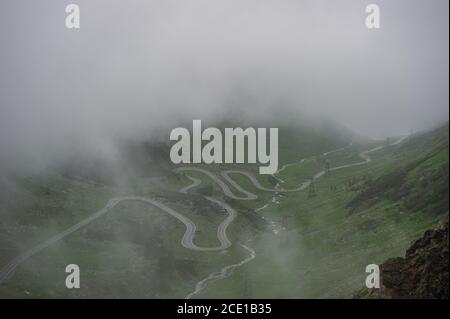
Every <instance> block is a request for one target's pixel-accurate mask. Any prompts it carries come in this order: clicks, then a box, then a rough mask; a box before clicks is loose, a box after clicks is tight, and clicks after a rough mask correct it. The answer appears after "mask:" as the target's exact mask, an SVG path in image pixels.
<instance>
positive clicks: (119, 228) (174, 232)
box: [0, 126, 448, 298]
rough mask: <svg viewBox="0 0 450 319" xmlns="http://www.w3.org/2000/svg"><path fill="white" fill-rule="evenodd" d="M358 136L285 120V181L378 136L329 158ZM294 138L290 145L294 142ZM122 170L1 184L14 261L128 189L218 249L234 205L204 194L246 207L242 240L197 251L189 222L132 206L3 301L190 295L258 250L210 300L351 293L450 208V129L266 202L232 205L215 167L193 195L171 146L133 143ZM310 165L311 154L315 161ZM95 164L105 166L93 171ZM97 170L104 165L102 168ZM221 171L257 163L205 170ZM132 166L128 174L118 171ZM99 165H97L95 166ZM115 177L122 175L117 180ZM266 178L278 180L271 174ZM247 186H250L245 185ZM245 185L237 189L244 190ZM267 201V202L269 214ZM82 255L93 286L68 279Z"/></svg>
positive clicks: (72, 241) (4, 248) (64, 246)
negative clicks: (227, 209) (215, 179)
mask: <svg viewBox="0 0 450 319" xmlns="http://www.w3.org/2000/svg"><path fill="white" fill-rule="evenodd" d="M349 139H350V137H349V136H348V135H346V134H342V135H330V134H329V133H326V132H324V131H320V130H318V131H315V132H314V131H311V130H307V129H302V128H282V129H280V157H281V158H283V161H284V163H293V165H291V166H289V167H287V168H286V169H285V170H283V172H281V173H280V174H279V177H280V178H282V179H283V180H284V181H285V183H284V184H282V186H283V187H296V186H298V185H299V184H300V183H302V182H304V181H305V180H306V179H308V178H310V177H312V176H314V175H315V174H316V173H317V172H318V171H320V170H322V169H323V167H324V160H326V161H328V162H329V163H330V165H331V167H333V166H337V165H342V164H348V163H352V162H359V161H361V158H360V157H359V155H358V154H359V153H360V152H361V151H362V150H366V149H369V148H372V147H373V146H376V145H377V144H376V143H375V144H374V143H354V144H353V145H352V146H351V147H347V148H344V149H342V150H341V151H339V152H335V153H331V154H329V155H327V156H323V155H321V154H323V153H324V152H326V151H330V150H333V149H337V148H341V147H344V146H346V145H348V143H349ZM281 141H282V143H281ZM123 147H124V150H125V152H124V156H123V157H122V158H121V160H120V161H119V164H118V165H117V166H106V167H104V170H100V171H97V170H96V169H93V168H92V167H96V166H98V165H101V164H102V163H97V164H92V163H89V162H83V161H82V162H80V163H78V164H77V165H76V166H73V165H72V166H64V167H62V168H58V169H52V170H48V171H42V172H41V173H40V174H36V175H33V176H27V177H14V178H12V179H10V180H9V181H8V183H7V184H4V186H2V187H1V192H0V216H1V217H2V218H1V219H0V263H1V265H4V264H6V263H7V262H8V261H10V260H11V259H12V258H14V257H15V256H17V255H19V254H20V253H21V252H23V251H25V250H27V249H28V248H30V247H33V246H34V245H36V244H38V243H40V242H42V241H43V240H45V239H47V238H49V237H50V236H52V235H54V234H55V233H58V232H59V231H61V230H64V229H66V228H67V227H69V226H71V225H73V224H75V223H77V222H79V221H80V220H82V219H83V218H86V217H87V216H89V215H90V214H92V213H93V212H95V211H97V210H98V209H100V208H101V207H103V206H104V205H105V204H106V202H107V201H108V200H109V199H110V198H112V197H115V196H120V195H141V196H145V197H151V198H155V199H158V200H160V201H162V202H163V203H165V204H166V205H168V206H170V207H171V208H173V209H176V210H177V211H179V212H183V214H184V215H186V216H187V217H189V218H190V219H192V220H193V221H194V222H195V223H196V225H197V226H198V231H197V234H196V237H195V242H196V244H198V245H200V246H215V245H217V244H218V241H217V235H216V232H217V226H218V224H219V223H220V222H221V221H222V220H223V218H224V214H223V212H222V211H221V210H219V209H218V208H217V207H215V206H214V205H211V203H210V202H208V201H206V200H205V199H204V197H203V195H208V196H213V197H215V198H218V199H221V200H223V201H226V202H227V203H228V204H229V205H231V206H232V207H233V208H235V209H236V210H237V212H238V215H237V217H236V219H235V221H234V222H233V223H232V224H231V225H230V227H229V228H228V231H227V233H228V237H229V238H230V240H231V241H232V242H233V245H232V246H231V248H229V249H227V250H226V251H221V252H196V251H192V250H188V249H185V248H183V247H182V246H181V245H180V239H181V237H182V234H183V233H184V226H183V225H182V224H181V223H180V222H179V221H177V220H175V219H173V218H172V217H170V216H168V215H167V214H166V213H163V212H161V211H160V210H158V209H156V208H154V207H152V206H149V205H144V204H139V203H121V204H120V205H118V206H117V207H115V208H114V209H112V210H111V211H110V212H109V213H108V214H106V215H105V216H103V217H101V218H100V219H98V220H95V221H94V222H92V223H91V224H89V225H88V226H86V227H85V228H83V229H81V230H79V231H77V232H75V233H73V234H71V235H70V236H68V237H66V238H65V239H64V240H61V241H59V242H58V243H57V244H55V245H52V246H51V247H49V248H47V249H46V250H44V251H42V252H41V253H39V254H37V255H35V256H34V257H32V258H30V259H29V260H28V261H26V262H25V263H24V264H22V265H21V266H20V267H18V269H17V271H16V272H15V274H14V276H13V277H11V279H10V280H9V281H8V282H7V283H6V284H4V285H2V286H0V296H1V297H24V298H26V297H88V298H89V297H149V298H161V297H169V298H170V297H179V298H182V297H184V296H186V295H187V294H188V293H190V292H191V291H192V290H193V288H194V286H195V284H196V283H197V282H198V281H199V280H201V279H203V278H205V277H206V276H208V275H209V274H210V273H212V272H216V271H218V270H220V269H221V268H222V267H223V266H225V265H229V264H231V263H236V262H239V261H241V260H242V259H243V258H246V257H247V256H248V252H246V251H245V250H243V249H242V248H241V247H240V245H239V243H243V244H245V245H248V246H249V247H252V248H253V249H254V250H255V252H256V258H255V259H254V260H252V261H251V262H249V263H248V264H245V265H244V266H242V267H240V268H237V269H236V270H235V271H234V273H233V274H232V275H231V276H230V277H228V278H227V279H224V280H218V281H215V282H213V283H211V284H209V285H208V286H207V287H206V289H205V290H203V291H202V293H201V294H199V295H198V297H204V298H210V297H274V298H302V297H306V298H317V297H351V295H352V293H353V292H354V291H355V289H358V288H360V287H361V285H363V283H364V278H365V275H366V274H365V272H364V270H365V266H366V265H367V264H370V263H381V262H382V261H384V260H385V259H387V258H389V257H395V256H401V255H403V254H404V251H405V249H406V247H407V246H408V245H409V243H410V241H411V240H413V239H415V238H418V237H419V236H420V235H421V233H422V232H423V231H424V230H426V229H428V228H431V227H433V226H435V225H437V224H438V223H439V222H440V221H442V220H444V219H446V218H447V216H448V213H447V212H448V196H444V195H443V194H444V193H445V192H447V193H448V126H446V127H444V128H441V129H439V130H436V131H433V132H429V133H427V134H422V135H418V136H415V137H413V138H410V139H409V140H407V141H405V142H404V143H402V144H399V145H395V146H389V147H387V148H385V149H383V150H381V151H379V152H376V153H373V154H371V157H372V159H373V161H372V162H371V163H369V164H367V165H361V166H356V167H352V168H346V169H342V170H337V171H332V172H330V173H329V174H327V175H326V176H324V177H322V178H321V179H319V180H317V181H316V182H315V192H313V193H311V192H310V191H309V190H308V189H307V190H305V191H302V192H292V193H280V194H278V195H276V197H275V198H274V195H275V194H274V193H270V192H261V191H258V190H256V189H255V188H254V187H253V186H252V184H251V183H250V182H249V180H248V179H246V178H245V177H243V176H239V175H236V176H233V177H234V178H235V180H236V181H237V182H238V183H239V184H240V185H241V186H242V187H244V188H245V189H248V190H249V191H251V192H254V193H256V194H257V195H258V196H259V198H258V199H257V200H254V201H237V200H230V199H228V198H226V197H224V196H223V193H222V191H221V190H220V189H219V188H218V187H217V186H216V185H215V184H214V183H212V182H211V180H210V179H209V178H208V177H205V176H204V175H202V174H195V173H192V174H189V175H191V176H193V177H196V178H199V179H200V180H201V181H202V184H201V185H199V186H198V187H196V188H194V189H192V190H191V193H190V194H189V195H185V194H180V193H178V190H179V189H180V188H182V187H184V186H186V185H188V184H190V181H189V180H188V179H187V178H186V177H184V176H181V175H179V174H175V173H173V172H172V171H171V168H172V165H170V163H169V158H168V146H167V145H165V144H154V143H153V144H137V143H124V146H123ZM302 158H303V159H304V160H303V161H300V160H301V159H302ZM90 165H93V166H90ZM89 167H91V169H88V168H89ZM203 167H204V168H207V169H208V170H211V171H216V172H218V171H220V170H223V169H231V168H232V167H239V168H243V169H248V170H252V171H253V172H254V173H255V175H257V167H256V166H254V165H253V166H249V165H226V166H225V165H212V166H211V165H203ZM118 168H120V169H119V171H118V172H116V173H118V174H111V171H115V170H117V169H118ZM91 172H95V173H91ZM111 176H114V178H111ZM258 179H259V180H260V182H261V183H262V184H263V185H266V186H267V187H273V186H274V185H275V184H276V180H275V179H274V178H272V177H270V176H258ZM235 191H236V190H235ZM236 192H237V191H236ZM262 207H265V208H264V209H261V208H262ZM69 263H76V264H79V265H80V267H81V269H82V279H81V280H82V288H81V289H79V290H68V289H66V288H65V285H64V280H65V276H66V274H65V272H64V269H65V266H66V265H67V264H69Z"/></svg>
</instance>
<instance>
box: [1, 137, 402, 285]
mask: <svg viewBox="0 0 450 319" xmlns="http://www.w3.org/2000/svg"><path fill="white" fill-rule="evenodd" d="M405 138H407V136H406V137H402V138H400V139H399V140H398V141H396V142H395V143H393V144H391V145H397V144H399V143H401V142H402V141H403V140H404V139H405ZM384 147H385V146H378V147H375V148H373V149H370V150H368V151H364V152H362V153H360V157H361V158H362V159H363V161H361V162H356V163H351V164H347V165H341V166H338V167H333V168H331V169H330V170H332V171H334V170H338V169H343V168H348V167H353V166H358V165H363V164H367V163H369V162H370V161H371V158H370V156H369V155H368V154H370V153H372V152H375V151H378V150H380V149H382V148H384ZM344 148H345V147H344ZM344 148H341V149H338V150H334V151H330V152H327V153H324V155H327V154H330V153H332V152H336V151H339V150H342V149H344ZM296 163H298V162H296ZM291 164H295V163H291ZM291 164H286V165H284V166H283V167H282V169H281V170H283V169H284V168H286V167H287V166H289V165H291ZM281 170H279V171H278V172H280V171H281ZM174 171H175V172H179V173H180V172H183V173H186V172H198V173H202V174H205V175H207V176H208V177H209V178H211V179H212V180H213V181H214V182H215V183H216V184H217V185H218V186H219V187H220V188H221V189H222V191H223V193H224V194H225V195H226V196H227V197H229V198H232V199H235V200H255V199H257V198H258V196H257V195H256V194H253V193H251V192H249V191H247V190H245V189H244V188H242V187H241V186H240V185H239V184H238V183H237V182H236V181H234V180H233V179H232V177H231V176H230V175H231V174H241V175H243V176H245V177H247V178H248V179H249V180H250V182H251V183H252V184H253V186H254V187H255V188H257V189H259V190H261V191H266V192H276V193H278V192H296V191H301V190H303V189H305V188H306V187H308V186H309V185H310V183H311V181H306V182H303V183H302V184H300V186H299V187H297V188H294V189H282V188H277V187H278V184H277V187H276V188H273V189H272V188H267V187H264V186H263V185H261V183H260V182H259V181H258V180H257V179H256V177H255V176H254V175H253V174H252V173H250V172H248V171H242V170H227V171H222V172H221V176H222V177H223V178H224V179H225V180H226V181H227V182H228V183H229V184H230V185H231V186H233V187H234V188H235V189H237V190H238V191H239V192H240V193H242V194H243V196H237V195H235V194H234V193H233V192H232V191H231V189H230V187H229V186H228V185H227V184H226V183H225V182H223V181H222V180H221V179H220V178H219V177H218V176H217V175H216V174H214V173H212V172H210V171H208V170H206V169H203V168H198V167H182V168H177V169H175V170H174ZM324 174H325V171H321V172H319V173H317V174H316V175H315V176H314V177H313V179H318V178H320V177H321V176H323V175H324ZM187 177H188V178H189V179H190V180H191V182H192V183H191V184H190V185H188V186H186V187H183V188H182V189H181V190H179V192H181V193H187V192H188V191H189V190H190V189H192V188H194V187H196V186H198V185H200V184H201V180H199V179H197V178H193V177H191V176H188V175H187ZM205 198H206V199H207V200H209V201H211V202H213V203H215V204H216V205H217V206H219V207H220V208H221V210H223V211H225V212H226V213H227V216H226V218H225V219H224V220H223V221H222V222H221V223H220V224H219V226H218V228H217V238H218V240H219V242H220V246H217V247H199V246H197V245H196V244H195V243H194V237H195V234H196V230H197V228H196V225H195V223H194V222H193V221H192V220H190V219H189V218H188V217H186V216H184V215H183V214H181V213H179V212H177V211H175V210H174V209H172V208H170V207H168V206H166V205H165V204H163V203H161V202H159V201H157V200H155V199H152V198H146V197H140V196H121V197H115V198H112V199H111V200H109V201H108V203H107V204H106V206H105V207H103V208H102V209H100V210H99V211H97V212H94V213H93V214H91V215H90V216H89V217H87V218H85V219H83V220H82V221H80V222H79V223H77V224H75V225H73V226H71V227H69V228H67V229H66V230H64V231H62V232H60V233H58V234H56V235H54V236H53V237H51V238H49V239H47V240H46V241H44V242H42V243H40V244H38V245H37V246H35V247H33V248H31V249H29V250H28V251H26V252H24V253H23V254H21V255H19V256H18V257H16V258H14V259H13V260H11V261H10V262H9V263H8V264H6V265H5V266H4V267H3V268H1V269H0V283H3V282H5V281H6V280H7V279H8V278H9V277H10V276H11V275H12V274H13V272H14V270H15V269H16V268H17V267H18V266H19V265H20V264H21V263H23V262H24V261H26V260H27V259H29V258H31V257H32V256H34V255H35V254H37V253H39V252H41V251H42V250H44V249H45V248H47V247H49V246H50V245H52V244H54V243H55V242H57V241H59V240H61V239H63V238H64V237H66V236H68V235H70V234H72V233H74V232H75V231H77V230H79V229H80V228H82V227H84V226H86V225H88V224H90V223H91V222H92V221H94V220H96V219H98V218H99V217H101V216H103V215H105V214H106V213H108V212H109V211H110V210H111V209H112V208H114V207H115V206H116V205H118V204H119V203H121V202H126V201H138V202H143V203H146V204H149V205H152V206H155V207H157V208H159V209H160V210H162V211H163V212H165V213H168V214H169V215H171V216H173V217H175V218H176V219H178V220H179V221H180V222H182V223H183V224H184V226H185V227H186V231H185V232H184V234H183V237H182V238H181V245H182V246H183V247H185V248H187V249H192V250H197V251H218V250H224V249H227V248H229V247H230V246H231V241H230V240H229V238H228V237H227V233H226V230H227V227H228V226H229V225H230V223H231V222H232V221H233V220H234V218H235V217H236V211H235V210H234V209H233V208H232V207H230V206H229V205H228V204H226V203H225V202H222V201H220V200H218V199H215V198H212V197H210V196H205ZM241 246H242V247H244V248H245V249H247V250H248V251H250V252H251V254H250V257H247V258H246V259H245V262H248V261H250V260H252V259H253V258H255V252H254V251H253V250H252V249H251V248H249V247H247V246H244V245H241ZM239 265H242V263H238V264H234V265H230V266H226V267H224V268H223V269H222V271H221V272H220V273H219V274H217V273H216V274H212V275H210V277H207V278H205V280H204V281H201V282H199V283H198V284H197V287H196V291H197V292H198V291H199V290H201V289H203V287H204V286H205V285H206V283H207V282H210V281H211V280H216V279H218V278H219V279H220V278H222V277H226V276H227V274H228V273H229V270H230V269H233V268H235V267H238V266H239ZM227 267H229V268H227Z"/></svg>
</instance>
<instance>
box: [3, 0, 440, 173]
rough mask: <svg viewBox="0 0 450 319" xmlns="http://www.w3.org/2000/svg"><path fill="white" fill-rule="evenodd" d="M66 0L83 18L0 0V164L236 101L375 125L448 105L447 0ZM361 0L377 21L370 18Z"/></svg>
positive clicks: (393, 129) (380, 132)
mask: <svg viewBox="0 0 450 319" xmlns="http://www.w3.org/2000/svg"><path fill="white" fill-rule="evenodd" d="M72 2H73V3H76V4H78V5H79V6H80V9H81V28H80V29H79V30H69V29H66V27H65V17H66V13H65V7H66V5H67V4H69V3H70V2H68V1H60V0H54V1H50V0H40V1H29V0H2V1H1V4H0V40H1V50H0V160H1V161H2V165H3V166H8V165H12V164H14V165H19V166H20V165H21V164H22V163H23V165H35V164H36V165H37V164H41V163H47V162H48V161H49V160H53V159H65V158H66V157H69V158H70V156H71V154H73V153H74V152H88V151H90V150H95V152H101V153H103V154H105V155H106V156H109V155H111V156H114V152H115V148H114V141H115V140H116V139H117V138H131V139H144V138H151V137H152V136H153V135H155V134H156V133H154V132H155V129H157V128H159V127H162V126H168V127H170V125H176V123H177V121H178V120H179V119H180V118H182V119H185V120H188V121H191V120H192V119H194V118H201V119H207V118H215V119H220V118H221V117H223V116H225V115H228V114H229V113H230V112H233V114H238V115H239V112H238V111H237V110H239V109H241V108H242V112H243V114H247V115H250V116H252V115H254V114H259V115H260V116H261V115H262V116H265V115H266V116H267V120H270V116H272V114H273V113H274V112H276V113H279V114H280V113H281V114H282V113H283V110H285V111H286V114H292V113H293V112H294V114H297V115H298V117H299V119H301V118H304V117H306V118H308V117H314V118H316V117H322V116H323V117H326V118H328V119H332V120H333V121H336V122H338V123H341V124H343V125H345V126H347V127H348V128H350V129H352V130H354V131H355V132H358V133H360V134H364V135H369V136H373V137H383V136H388V135H398V134H405V133H409V132H410V130H415V131H417V130H422V129H426V128H429V127H431V126H433V125H436V124H439V122H442V121H445V120H446V118H448V84H449V83H448V68H449V64H448V53H449V52H448V1H447V0H433V1H429V0H414V1H412V0H395V1H392V0H389V1H381V0H373V1H371V2H369V1H361V0H342V1H332V0H328V1H322V0H292V1H289V0H283V1H278V0H177V1H175V0H147V1H136V0H120V1H118V0H74V1H72ZM368 3H376V4H379V6H380V8H381V29H378V30H369V29H367V28H366V26H365V18H366V15H367V14H366V13H365V7H366V5H367V4H368ZM239 116H240V115H239ZM167 138H168V136H167ZM30 163H31V164H30Z"/></svg>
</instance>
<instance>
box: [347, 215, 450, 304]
mask: <svg viewBox="0 0 450 319" xmlns="http://www.w3.org/2000/svg"><path fill="white" fill-rule="evenodd" d="M448 258H449V254H448V222H447V223H445V225H444V226H443V227H441V228H439V229H436V230H428V231H426V232H425V233H424V235H423V237H422V238H420V239H418V240H416V241H414V242H413V243H412V245H411V247H410V248H409V249H408V250H407V251H406V255H405V258H401V257H397V258H391V259H388V260H387V261H386V262H384V263H383V264H382V265H381V266H380V273H381V276H380V278H381V285H382V287H381V288H380V289H370V290H369V289H364V290H363V291H360V292H359V293H358V294H357V295H356V296H355V297H356V298H395V299H409V298H420V299H425V298H428V299H429V298H448V295H449V286H448V284H449V283H448V273H449V269H448V266H449V262H448Z"/></svg>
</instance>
